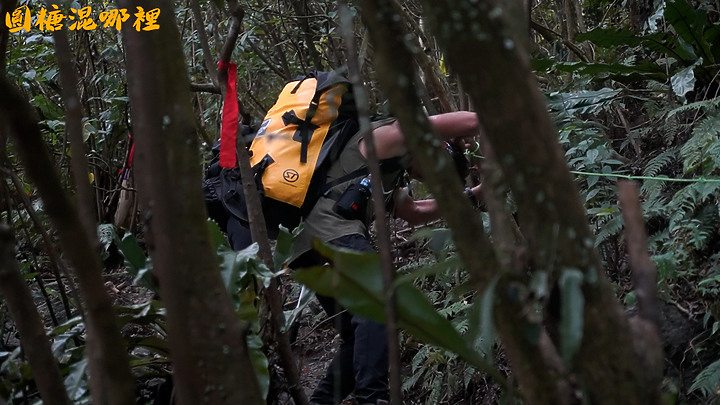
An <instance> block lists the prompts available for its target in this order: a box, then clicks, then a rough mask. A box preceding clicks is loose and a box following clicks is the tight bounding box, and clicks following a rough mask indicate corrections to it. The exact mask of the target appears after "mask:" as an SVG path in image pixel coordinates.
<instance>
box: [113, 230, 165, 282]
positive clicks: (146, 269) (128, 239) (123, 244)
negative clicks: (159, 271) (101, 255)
mask: <svg viewBox="0 0 720 405" xmlns="http://www.w3.org/2000/svg"><path fill="white" fill-rule="evenodd" d="M117 245H118V250H120V252H121V253H122V255H123V257H124V258H125V268H126V269H127V271H128V272H130V274H132V275H134V276H135V280H134V282H135V283H139V284H140V285H142V286H143V287H146V288H148V289H150V290H152V291H155V292H157V291H158V290H157V286H156V285H155V283H154V282H153V281H152V275H151V273H150V270H151V269H152V263H151V261H150V259H149V258H148V257H147V256H145V252H144V251H143V249H142V248H141V247H140V245H139V244H138V242H137V239H135V236H133V235H132V234H130V233H128V234H126V235H125V236H123V238H122V239H121V240H120V241H118V242H117Z"/></svg>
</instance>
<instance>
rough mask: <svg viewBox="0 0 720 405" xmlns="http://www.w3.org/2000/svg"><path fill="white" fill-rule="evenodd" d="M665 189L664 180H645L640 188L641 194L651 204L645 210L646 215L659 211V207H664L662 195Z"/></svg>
mask: <svg viewBox="0 0 720 405" xmlns="http://www.w3.org/2000/svg"><path fill="white" fill-rule="evenodd" d="M664 189H665V182H664V181H662V180H644V181H643V182H642V186H640V192H641V193H642V195H644V196H645V197H646V199H647V201H648V203H649V204H646V205H647V206H646V207H645V208H644V209H643V211H645V212H646V213H648V214H649V213H650V212H652V211H654V210H656V211H658V212H659V210H657V208H658V207H657V206H659V205H660V206H664V205H665V203H664V202H663V201H662V196H661V193H662V191H663V190H664Z"/></svg>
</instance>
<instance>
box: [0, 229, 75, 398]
mask: <svg viewBox="0 0 720 405" xmlns="http://www.w3.org/2000/svg"><path fill="white" fill-rule="evenodd" d="M0 292H1V293H2V295H3V296H4V297H5V303H6V304H7V306H8V309H9V310H10V314H11V315H12V317H13V319H14V320H15V325H17V328H18V332H19V333H20V341H21V342H22V346H23V351H24V352H25V356H26V357H27V359H28V362H29V363H30V368H31V369H32V377H33V380H35V384H37V387H38V391H40V396H41V397H42V399H43V403H45V404H48V405H65V404H70V398H68V395H67V391H65V384H64V383H63V379H62V377H61V376H60V370H59V369H58V366H57V363H56V362H55V357H53V354H52V351H51V350H50V341H49V340H48V336H47V334H45V327H44V326H43V323H42V319H41V318H40V314H38V312H37V308H36V307H35V302H34V301H33V298H32V294H31V293H30V290H29V289H28V286H27V284H26V283H25V278H24V277H23V275H22V274H21V273H20V269H18V266H17V262H16V261H15V240H14V238H13V237H12V234H11V232H10V229H9V228H8V227H7V225H0Z"/></svg>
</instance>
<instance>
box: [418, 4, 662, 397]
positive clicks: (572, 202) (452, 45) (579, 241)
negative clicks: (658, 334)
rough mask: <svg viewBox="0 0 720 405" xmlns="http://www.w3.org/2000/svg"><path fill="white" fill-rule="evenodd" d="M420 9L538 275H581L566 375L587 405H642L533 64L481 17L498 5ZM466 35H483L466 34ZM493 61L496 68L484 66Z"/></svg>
mask: <svg viewBox="0 0 720 405" xmlns="http://www.w3.org/2000/svg"><path fill="white" fill-rule="evenodd" d="M423 4H424V5H425V7H426V9H425V10H424V11H425V13H426V14H427V16H428V17H429V18H430V19H431V21H433V24H434V28H435V32H436V33H437V34H438V39H439V41H440V42H441V44H442V45H443V46H444V48H445V50H446V52H447V57H448V61H449V62H450V65H451V66H452V67H453V68H454V69H455V71H457V72H458V74H459V76H460V78H461V80H462V81H463V84H464V85H465V86H466V88H467V90H468V93H469V94H470V95H471V98H472V100H473V101H474V103H475V106H476V108H477V110H478V115H479V117H480V119H481V122H482V123H483V127H484V129H485V130H486V132H487V137H488V139H489V141H490V143H491V145H492V148H493V151H494V152H495V154H496V156H497V161H498V163H499V164H500V166H501V168H502V170H503V174H504V178H505V179H506V180H507V182H508V183H509V186H510V189H511V191H512V193H513V196H514V197H515V200H516V202H517V204H518V216H519V223H520V227H521V230H522V233H523V235H524V236H525V237H526V241H527V246H528V254H529V255H530V260H531V261H530V264H531V265H532V268H534V269H538V270H542V271H547V272H549V273H550V280H551V282H552V283H554V282H555V280H557V279H558V277H559V274H560V272H562V271H564V270H568V269H578V270H580V271H582V273H583V282H582V292H583V295H584V299H585V306H584V322H583V338H582V342H581V346H580V348H579V352H578V353H577V355H576V356H575V357H574V359H573V362H572V364H570V365H569V369H570V371H574V372H576V373H577V374H578V375H579V376H580V378H581V380H582V382H581V384H582V385H583V386H584V387H585V388H586V389H587V391H588V395H589V397H590V398H589V399H590V402H591V403H598V404H605V403H607V404H611V403H625V404H643V403H646V401H647V398H649V397H650V394H651V393H652V392H655V391H656V388H657V386H656V385H654V384H655V382H653V383H652V384H648V382H647V381H646V380H645V379H644V374H645V373H646V372H647V371H646V370H644V369H642V367H639V366H638V364H640V363H641V362H640V361H638V360H640V359H639V357H640V356H639V355H638V354H637V353H636V352H635V351H634V350H633V336H632V334H631V332H630V327H629V323H628V321H627V319H626V318H625V316H624V314H623V312H622V308H621V306H620V305H619V303H618V302H617V299H616V298H615V296H614V294H613V290H612V287H611V285H610V283H609V281H608V280H607V278H606V276H605V273H604V271H603V269H602V263H601V261H600V259H599V256H598V254H597V252H596V251H595V249H594V248H593V235H592V233H591V231H590V229H589V226H588V224H587V220H586V217H585V210H584V207H583V205H582V201H581V200H580V197H579V193H578V191H577V188H576V186H575V184H574V181H573V178H572V177H571V175H570V173H569V172H568V169H567V165H566V162H565V158H564V154H563V152H562V150H561V148H560V146H559V144H558V142H557V133H556V130H555V128H554V126H553V124H552V122H551V120H550V117H549V115H548V112H547V109H546V106H545V101H544V98H543V97H542V95H541V94H540V92H539V91H538V86H537V83H536V80H535V78H534V76H533V74H532V72H531V70H530V67H529V62H528V58H527V55H525V54H524V53H523V52H522V50H521V49H518V48H517V47H515V46H514V44H513V42H512V41H508V38H507V36H506V35H504V33H505V32H507V29H508V28H507V24H506V22H505V21H504V19H503V18H502V17H495V14H494V13H491V14H493V16H491V15H490V14H489V13H488V12H487V11H484V10H497V9H500V10H502V9H503V5H502V3H501V2H495V1H485V2H483V3H482V5H481V6H476V5H472V3H467V2H463V1H458V0H453V1H448V2H445V3H443V4H442V5H439V4H437V3H435V2H432V1H424V2H423ZM473 16H475V17H474V18H473ZM494 17H495V18H494ZM450 22H452V23H450ZM469 30H470V31H471V32H477V34H476V35H468V31H469ZM468 49H473V50H474V52H472V53H468V52H467V50H468ZM488 60H492V61H493V63H484V61H488ZM519 118H520V119H519ZM441 208H442V207H441ZM458 237H460V236H459V235H458ZM468 265H469V264H468ZM499 322H501V323H503V322H505V320H499ZM549 326H552V325H549ZM504 338H505V336H503V339H504ZM519 366H521V365H519V364H514V365H513V369H516V368H517V367H519ZM518 381H519V383H520V385H521V387H522V388H523V392H524V395H525V397H526V398H528V399H530V398H533V397H535V396H537V395H538V393H536V392H533V391H532V390H531V389H529V387H527V385H525V384H524V383H523V381H522V379H521V376H518Z"/></svg>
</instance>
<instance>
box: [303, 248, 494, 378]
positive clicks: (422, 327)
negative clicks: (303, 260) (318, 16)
mask: <svg viewBox="0 0 720 405" xmlns="http://www.w3.org/2000/svg"><path fill="white" fill-rule="evenodd" d="M315 249H316V250H318V252H320V254H322V255H323V256H324V257H326V258H328V259H329V261H330V263H332V265H331V266H323V267H311V268H306V269H300V270H298V271H296V272H294V273H293V277H294V278H295V279H296V280H298V281H299V282H301V283H303V284H305V285H306V286H308V287H309V288H312V289H313V290H315V291H316V292H318V293H319V294H322V295H327V296H331V297H334V298H335V299H336V300H338V301H339V302H340V304H341V305H342V306H343V307H345V308H347V309H348V310H350V311H351V312H353V313H355V314H358V315H361V316H364V317H366V318H370V319H373V320H375V321H377V322H384V320H385V310H384V299H383V287H382V275H381V270H380V269H381V265H380V258H379V256H378V255H377V254H374V253H370V254H369V253H357V252H353V251H350V250H347V249H336V248H331V247H330V246H328V245H325V244H322V243H320V242H317V243H316V244H315ZM396 297H397V314H398V324H399V325H400V327H401V328H403V329H405V330H406V331H408V332H409V333H410V334H412V335H413V336H415V337H416V338H418V339H420V340H422V341H424V342H426V343H430V344H433V345H436V346H440V347H444V348H446V349H448V350H451V351H453V352H455V353H457V354H458V355H459V356H460V357H462V358H463V359H464V360H465V361H467V362H469V363H471V364H473V365H475V366H476V367H478V368H482V369H484V370H488V369H489V367H488V365H487V363H486V362H485V361H483V360H482V358H481V357H480V356H479V355H478V353H476V352H474V351H473V350H471V349H470V348H469V346H468V345H467V343H466V342H465V340H464V339H463V338H462V336H461V335H460V334H459V333H458V332H457V331H456V330H455V328H453V326H452V324H451V323H450V321H448V320H447V319H446V318H445V317H443V316H441V315H440V314H438V313H437V311H435V308H434V307H433V306H432V304H431V303H430V302H429V301H428V299H427V297H426V296H425V295H424V294H423V293H422V292H420V291H418V290H417V289H416V288H415V287H414V286H412V285H411V284H409V283H403V284H400V285H398V286H397V290H396Z"/></svg>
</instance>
